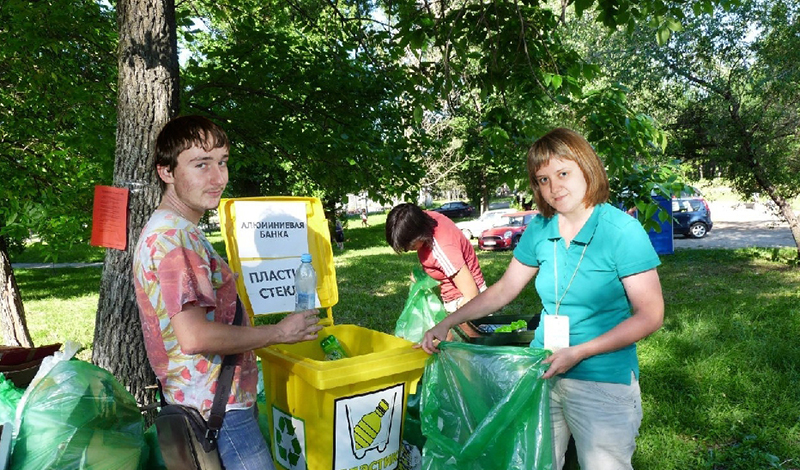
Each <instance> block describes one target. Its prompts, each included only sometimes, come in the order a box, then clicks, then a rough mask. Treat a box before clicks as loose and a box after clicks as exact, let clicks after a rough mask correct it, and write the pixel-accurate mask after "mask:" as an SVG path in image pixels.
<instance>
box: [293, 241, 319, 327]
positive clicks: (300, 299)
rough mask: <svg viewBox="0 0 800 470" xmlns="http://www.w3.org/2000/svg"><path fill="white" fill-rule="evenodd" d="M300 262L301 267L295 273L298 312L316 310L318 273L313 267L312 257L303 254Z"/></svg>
mask: <svg viewBox="0 0 800 470" xmlns="http://www.w3.org/2000/svg"><path fill="white" fill-rule="evenodd" d="M300 261H301V263H300V267H299V268H297V271H295V273H294V290H295V299H296V300H295V304H294V310H295V311H296V312H298V311H301V310H310V309H312V308H315V307H316V303H317V273H315V272H314V267H313V266H312V265H311V255H310V254H309V253H303V256H301V257H300Z"/></svg>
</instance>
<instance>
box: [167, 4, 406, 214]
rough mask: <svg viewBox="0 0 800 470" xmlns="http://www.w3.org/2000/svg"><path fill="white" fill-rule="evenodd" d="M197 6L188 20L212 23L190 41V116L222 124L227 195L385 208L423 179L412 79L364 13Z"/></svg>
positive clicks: (313, 7) (345, 7)
mask: <svg viewBox="0 0 800 470" xmlns="http://www.w3.org/2000/svg"><path fill="white" fill-rule="evenodd" d="M198 5H200V6H201V8H198ZM192 7H193V9H192V10H191V11H184V12H183V14H184V15H186V14H197V13H200V14H202V15H204V19H205V21H206V22H207V24H208V30H207V31H202V30H201V31H192V32H191V34H186V35H185V36H184V39H185V40H186V41H187V47H189V48H190V49H191V50H192V51H193V52H194V56H193V57H192V58H191V59H190V60H189V61H188V62H187V64H186V65H185V67H184V68H183V71H182V72H183V77H182V79H183V83H184V93H183V104H182V107H183V109H184V110H186V111H192V112H201V113H204V114H211V115H212V116H213V117H215V118H216V119H218V120H220V121H223V122H224V125H225V128H226V130H227V131H228V132H229V133H230V135H231V138H232V140H233V142H234V143H235V146H236V148H235V153H234V154H233V157H234V158H232V160H231V167H232V170H233V171H232V172H231V185H230V193H232V194H233V195H236V196H246V195H250V196H252V195H277V194H305V195H311V194H314V195H318V196H321V197H324V198H325V199H326V200H331V201H340V200H342V199H343V197H344V195H345V194H346V193H358V192H360V191H361V190H367V191H368V192H369V193H370V197H371V198H372V199H374V200H384V199H386V198H388V197H389V196H391V195H395V194H401V193H403V192H405V191H406V190H407V189H408V188H409V187H410V186H411V185H412V184H413V183H412V182H413V181H414V180H415V179H417V178H418V176H417V173H418V168H417V167H416V166H414V165H412V164H411V161H410V158H409V148H410V146H411V145H412V143H413V142H412V140H411V139H410V136H411V135H410V134H408V130H409V129H412V128H413V127H414V119H413V117H412V113H413V108H412V107H409V106H407V105H406V104H405V103H404V96H405V95H406V94H407V93H408V91H409V88H410V87H411V84H410V83H409V82H408V80H407V79H406V77H407V75H408V74H409V72H408V70H406V68H405V67H404V66H403V64H402V63H401V62H400V61H398V60H397V59H398V57H397V51H396V50H395V49H393V48H392V44H391V43H390V41H389V38H388V35H387V33H386V31H384V30H382V29H379V28H373V27H372V20H371V19H370V17H369V16H368V13H369V11H368V10H366V7H365V6H363V5H359V4H331V8H326V7H324V6H323V5H322V4H319V3H311V2H306V3H303V2H301V3H294V4H292V5H288V4H284V3H282V2H262V1H240V2H236V4H229V5H225V4H223V5H220V4H219V3H218V2H209V3H208V4H205V3H204V2H198V3H195V4H193V5H192ZM344 17H347V18H348V19H347V20H344Z"/></svg>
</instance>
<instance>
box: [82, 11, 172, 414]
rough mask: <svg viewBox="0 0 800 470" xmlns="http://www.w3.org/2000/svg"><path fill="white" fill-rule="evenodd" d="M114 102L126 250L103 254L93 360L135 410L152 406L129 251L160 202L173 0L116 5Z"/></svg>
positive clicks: (168, 113)
mask: <svg viewBox="0 0 800 470" xmlns="http://www.w3.org/2000/svg"><path fill="white" fill-rule="evenodd" d="M117 26H118V29H119V49H118V64H119V78H118V87H119V89H118V100H117V147H116V151H115V163H114V185H115V186H117V187H121V188H128V189H129V190H130V195H129V201H128V229H127V234H128V243H127V247H126V249H125V250H124V251H122V250H115V249H108V250H107V251H106V257H105V262H104V264H103V276H102V279H101V284H100V299H99V301H98V306H97V317H96V321H95V337H94V348H93V353H92V361H93V362H94V363H95V364H97V365H98V366H100V367H103V368H105V369H107V370H108V371H110V372H111V373H112V374H114V376H115V377H117V379H118V380H119V381H120V382H122V383H123V384H124V385H125V386H126V387H127V388H128V390H129V391H130V392H131V394H132V395H133V396H134V397H135V398H136V400H137V402H138V403H139V404H140V405H143V404H149V403H151V402H152V401H153V398H154V391H153V390H152V389H147V388H146V387H148V386H150V385H153V384H155V377H154V374H153V372H152V370H151V369H150V364H149V363H148V361H147V355H146V352H145V347H144V340H143V338H142V329H141V324H140V321H139V311H138V307H137V305H136V296H135V292H134V288H133V272H132V271H133V267H132V258H133V256H132V255H133V250H134V248H135V247H136V243H137V241H138V239H139V234H140V233H141V230H142V228H143V227H144V225H145V223H146V222H147V219H148V218H149V217H150V214H151V213H152V212H153V210H154V209H155V207H156V206H157V204H158V202H159V201H160V198H161V190H160V187H159V184H158V179H157V176H156V174H155V171H154V169H153V163H154V155H153V148H154V142H155V138H156V136H157V135H158V132H159V131H160V130H161V127H162V126H163V125H164V124H165V123H166V122H167V121H168V120H169V119H171V118H172V117H174V116H175V114H176V113H177V110H178V47H177V35H176V23H175V3H174V0H120V1H118V2H117Z"/></svg>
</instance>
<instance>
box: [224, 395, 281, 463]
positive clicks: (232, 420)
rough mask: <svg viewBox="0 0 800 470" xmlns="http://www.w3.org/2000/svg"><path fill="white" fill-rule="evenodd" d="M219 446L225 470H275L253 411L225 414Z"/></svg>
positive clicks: (237, 411) (233, 411)
mask: <svg viewBox="0 0 800 470" xmlns="http://www.w3.org/2000/svg"><path fill="white" fill-rule="evenodd" d="M217 447H218V448H219V456H220V459H221V460H222V465H224V466H225V470H275V466H274V465H273V464H272V454H271V453H270V451H269V447H268V446H267V442H266V441H265V440H264V437H263V436H262V435H261V430H260V429H259V428H258V422H257V421H256V416H255V413H254V411H253V408H248V409H246V410H232V411H228V412H226V413H225V420H224V421H223V422H222V429H220V432H219V440H218V441H217Z"/></svg>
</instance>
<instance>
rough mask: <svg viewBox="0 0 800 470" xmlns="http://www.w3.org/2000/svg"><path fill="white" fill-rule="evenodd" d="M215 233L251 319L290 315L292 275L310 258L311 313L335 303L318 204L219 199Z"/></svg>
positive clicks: (330, 259)
mask: <svg viewBox="0 0 800 470" xmlns="http://www.w3.org/2000/svg"><path fill="white" fill-rule="evenodd" d="M219 218H220V230H221V232H222V236H223V239H224V241H225V248H226V250H227V253H228V264H230V266H231V268H232V269H233V271H234V272H236V273H238V274H239V276H238V278H237V281H236V286H237V290H238V293H239V297H241V299H242V301H243V304H244V306H245V309H246V310H247V311H248V313H249V314H250V315H251V316H253V315H263V314H272V313H286V312H291V311H293V310H294V305H295V291H294V284H295V278H294V273H295V270H296V269H297V268H298V267H299V266H300V256H301V255H302V254H303V253H311V257H312V264H313V266H314V270H315V271H316V272H317V301H316V305H317V308H324V309H328V318H329V323H332V321H333V320H332V317H331V312H330V309H329V307H331V306H333V305H334V304H335V303H336V302H337V301H338V291H337V288H336V274H335V272H334V268H333V251H332V249H331V246H330V231H329V228H328V221H327V220H326V219H325V215H324V211H323V208H322V203H321V201H320V200H319V199H318V198H309V197H255V198H237V199H222V200H221V201H220V205H219Z"/></svg>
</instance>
